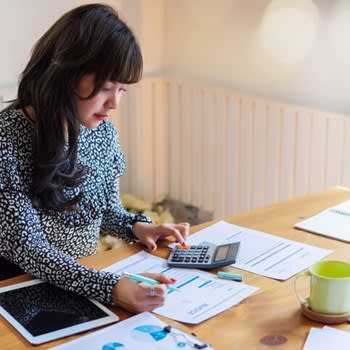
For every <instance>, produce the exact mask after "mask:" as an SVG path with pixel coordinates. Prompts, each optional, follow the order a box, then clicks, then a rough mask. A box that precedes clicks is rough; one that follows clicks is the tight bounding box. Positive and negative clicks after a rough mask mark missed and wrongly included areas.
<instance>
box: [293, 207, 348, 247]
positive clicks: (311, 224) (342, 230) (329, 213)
mask: <svg viewBox="0 0 350 350" xmlns="http://www.w3.org/2000/svg"><path fill="white" fill-rule="evenodd" d="M294 227H295V228H299V229H301V230H305V231H310V232H312V233H317V234H320V235H323V236H328V237H331V238H335V239H339V240H341V241H345V242H350V200H348V201H346V202H344V203H341V204H338V205H336V206H334V207H331V208H328V209H326V210H323V211H322V212H320V213H319V214H317V215H314V216H312V217H310V218H308V219H306V220H303V221H301V222H299V223H297V224H295V225H294Z"/></svg>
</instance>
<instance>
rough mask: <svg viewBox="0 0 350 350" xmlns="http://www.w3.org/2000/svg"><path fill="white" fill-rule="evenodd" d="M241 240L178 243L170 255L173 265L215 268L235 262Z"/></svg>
mask: <svg viewBox="0 0 350 350" xmlns="http://www.w3.org/2000/svg"><path fill="white" fill-rule="evenodd" d="M239 244H240V243H239V242H233V243H228V244H223V245H215V244H213V243H210V242H202V243H200V244H198V245H186V246H182V245H177V246H176V247H175V248H174V249H173V250H172V252H171V253H170V255H169V257H168V265H169V266H171V267H187V268H193V269H214V268H217V267H222V266H226V265H231V264H233V263H235V261H236V256H237V253H238V248H239Z"/></svg>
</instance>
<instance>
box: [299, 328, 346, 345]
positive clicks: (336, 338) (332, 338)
mask: <svg viewBox="0 0 350 350" xmlns="http://www.w3.org/2000/svg"><path fill="white" fill-rule="evenodd" d="M329 349H336V350H349V349H350V333H349V332H345V331H341V330H339V329H336V328H332V327H328V326H325V327H323V328H311V330H310V333H309V335H308V337H307V339H306V342H305V344H304V348H303V350H329Z"/></svg>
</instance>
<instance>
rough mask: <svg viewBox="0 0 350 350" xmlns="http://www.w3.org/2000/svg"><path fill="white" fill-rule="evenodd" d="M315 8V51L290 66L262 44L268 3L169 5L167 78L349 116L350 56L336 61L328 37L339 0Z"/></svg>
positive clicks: (319, 1) (231, 0)
mask: <svg viewBox="0 0 350 350" xmlns="http://www.w3.org/2000/svg"><path fill="white" fill-rule="evenodd" d="M313 2H314V4H316V5H317V7H318V9H319V13H320V22H319V28H318V31H317V37H316V40H315V45H314V47H313V50H312V51H311V53H310V55H309V56H308V57H306V58H305V60H303V61H302V62H299V63H298V64H295V65H288V64H281V63H278V62H276V61H274V60H273V59H271V57H269V56H268V55H266V53H265V52H264V51H263V50H262V48H261V45H260V42H259V36H258V34H259V26H260V23H261V20H262V17H263V13H264V10H265V8H266V6H267V4H268V3H269V0H216V1H212V0H195V1H188V0H176V1H174V0H165V23H166V25H165V33H166V34H165V69H166V73H167V75H168V76H171V77H173V76H175V77H177V78H185V79H187V80H191V81H196V82H198V81H205V82H209V83H215V84H216V85H219V86H226V87H229V88H234V89H237V90H238V91H242V92H244V93H250V94H255V95H263V96H268V97H273V98H277V99H281V100H282V101H286V102H291V103H296V104H301V105H306V106H310V107H316V108H321V109H324V110H329V111H336V112H341V113H347V114H349V113H350V98H349V91H350V73H349V71H350V70H349V68H350V51H349V52H347V53H346V55H343V56H342V57H338V58H337V57H336V53H335V52H334V50H333V47H332V42H331V40H330V39H329V38H328V37H327V28H328V25H329V22H330V18H331V15H330V14H331V10H332V7H333V6H334V5H335V4H337V0H314V1H313ZM345 3H347V5H348V9H349V11H350V1H348V0H346V2H345ZM296 30H298V28H296ZM348 30H349V32H350V20H349V25H348ZM301 35H303V34H302V33H301Z"/></svg>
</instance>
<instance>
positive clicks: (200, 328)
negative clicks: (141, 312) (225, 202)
mask: <svg viewBox="0 0 350 350" xmlns="http://www.w3.org/2000/svg"><path fill="white" fill-rule="evenodd" d="M347 199H350V190H347V189H343V188H337V189H332V190H329V191H326V192H323V193H318V194H313V195H308V196H305V197H299V198H297V199H294V200H290V201H287V202H283V203H280V204H277V205H272V206H269V207H266V208H262V209H256V210H253V211H251V212H249V213H244V214H240V215H237V216H234V217H225V218H223V219H224V220H226V221H228V222H231V223H234V224H237V225H240V226H245V227H248V228H252V229H256V230H260V231H265V232H267V233H271V234H275V235H278V236H281V237H285V238H288V239H292V240H295V241H299V242H304V243H308V244H314V245H316V246H318V247H322V248H329V249H332V250H334V252H333V253H332V254H331V255H330V256H329V257H327V259H337V260H344V261H350V245H349V243H343V242H340V241H337V240H333V239H329V238H326V237H323V236H319V235H315V234H311V233H307V232H304V231H299V230H295V229H293V225H294V224H295V223H296V222H298V221H300V220H302V219H303V218H306V217H308V216H312V215H314V214H316V213H318V212H319V211H321V210H323V209H325V208H327V207H330V206H333V205H335V204H338V203H341V202H342V201H345V200H347ZM209 224H210V223H206V224H202V225H198V226H195V227H193V228H192V232H195V231H198V230H199V229H202V228H204V227H205V226H208V225H209ZM139 250H140V246H138V245H125V246H122V248H118V250H111V251H108V252H105V253H102V254H97V255H94V256H92V257H89V258H85V259H82V263H84V264H85V265H87V266H94V267H95V268H98V269H99V268H103V267H105V266H107V265H110V264H112V263H114V262H115V261H117V260H120V259H122V258H125V257H127V256H128V255H131V254H132V253H135V252H137V251H139ZM167 254H168V248H166V242H164V243H162V244H161V248H160V249H159V250H158V252H157V255H159V256H162V257H166V255H167ZM225 269H226V270H227V271H229V270H233V269H231V268H230V267H227V268H225ZM236 271H237V270H236ZM239 272H240V273H242V274H243V275H244V280H245V282H246V283H247V284H250V285H253V286H257V287H259V288H260V290H259V291H258V292H257V293H255V294H254V295H253V296H251V297H249V298H247V299H246V300H244V301H243V302H242V303H241V304H239V305H237V306H235V307H232V308H230V309H228V310H226V311H224V312H223V313H221V314H219V315H217V316H216V317H213V318H211V319H209V320H207V321H204V322H203V323H202V324H199V325H196V326H188V325H184V324H180V323H177V322H175V321H172V320H167V319H166V318H164V317H160V316H157V317H160V318H161V319H162V320H163V321H165V322H169V323H170V324H174V325H176V324H177V325H178V326H179V327H180V328H182V329H183V330H187V331H190V332H194V333H196V334H197V336H198V337H199V338H201V339H203V340H205V341H207V342H209V343H210V344H212V345H213V346H214V347H215V348H216V349H218V350H222V349H269V348H271V349H282V350H287V349H288V350H289V349H293V350H298V349H302V348H303V345H304V342H305V339H306V337H307V334H308V331H309V329H310V327H320V326H322V325H321V324H319V323H316V322H313V321H310V320H308V319H306V318H305V317H304V316H303V315H302V314H301V312H300V306H299V303H298V300H297V298H296V296H295V294H294V285H293V283H294V278H290V279H289V280H287V281H283V282H280V281H276V280H273V279H270V278H265V277H262V276H259V275H255V274H253V273H249V272H245V271H239ZM28 278H29V277H27V276H20V277H16V278H13V279H10V280H6V281H3V282H0V287H2V286H5V285H7V284H10V283H14V282H19V281H23V280H26V279H28ZM303 288H304V289H305V293H306V290H307V287H306V284H305V285H304V286H303V284H301V290H300V291H301V293H302V291H303ZM298 289H299V288H298ZM112 309H113V311H115V312H116V313H117V314H118V315H119V316H120V317H121V319H125V318H127V317H129V316H130V314H129V313H127V312H125V311H123V310H121V309H118V308H112ZM335 327H337V328H340V329H347V330H350V325H348V324H341V325H337V326H335ZM0 334H1V349H2V350H13V349H16V350H20V349H33V348H34V347H32V346H31V345H30V344H28V343H27V342H26V341H25V340H24V339H23V338H22V337H21V336H20V335H19V334H18V333H17V332H16V331H14V330H13V329H12V328H11V327H10V326H9V325H8V324H7V323H6V322H5V321H4V320H3V319H0ZM76 337H77V336H71V337H68V338H64V339H60V340H57V341H54V342H50V343H46V344H43V345H41V346H35V349H38V350H39V349H47V348H48V347H52V346H55V345H58V344H60V343H63V342H66V341H68V340H72V339H75V338H76ZM277 344H280V345H277Z"/></svg>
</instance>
